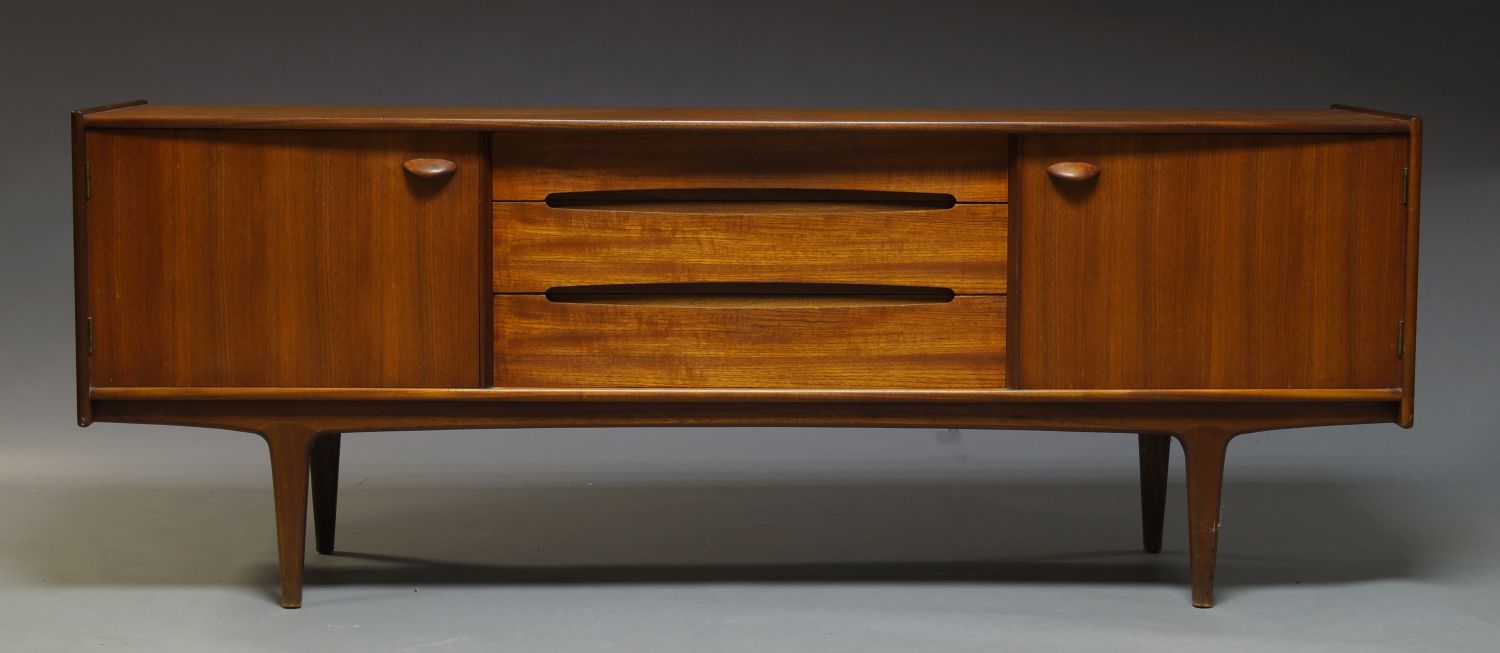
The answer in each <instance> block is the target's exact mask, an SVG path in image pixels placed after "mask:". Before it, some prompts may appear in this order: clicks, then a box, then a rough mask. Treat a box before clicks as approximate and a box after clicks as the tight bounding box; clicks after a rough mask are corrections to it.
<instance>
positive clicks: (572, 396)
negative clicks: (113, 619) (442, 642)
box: [73, 102, 1422, 607]
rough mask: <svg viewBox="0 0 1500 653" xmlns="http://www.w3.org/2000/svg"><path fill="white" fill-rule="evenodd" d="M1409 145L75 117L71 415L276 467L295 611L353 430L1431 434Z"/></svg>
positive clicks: (729, 116)
mask: <svg viewBox="0 0 1500 653" xmlns="http://www.w3.org/2000/svg"><path fill="white" fill-rule="evenodd" d="M1421 136H1422V127H1421V122H1420V120H1419V119H1417V118H1413V117H1410V116H1402V115H1396V114H1390V113H1384V112H1379V111H1369V110H1364V109H1357V108H1352V107H1343V106H1337V105H1336V106H1334V107H1333V108H1331V109H1315V110H1255V111H1217V110H1215V111H1143V110H1122V111H1077V110H1058V111H1029V110H1028V111H989V110H913V111H896V110H859V111H834V110H808V111H791V110H719V109H457V108H337V107H255V106H191V105H179V106H171V105H149V104H146V103H144V102H132V103H125V104H120V105H114V106H108V107H101V108H97V109H89V110H84V111H79V112H76V113H75V114H73V161H74V167H73V173H74V183H73V200H74V202H73V203H74V233H75V261H76V263H75V264H76V282H77V283H76V288H77V297H76V301H77V346H78V358H77V363H78V421H79V424H81V425H85V426H86V425H88V424H90V423H92V422H96V421H104V422H138V423H150V424H175V425H186V426H200V427H212V428H222V429H231V430H237V431H248V432H252V433H257V434H259V435H261V436H262V437H263V438H264V439H265V441H266V442H267V443H268V444H269V447H270V454H271V476H272V481H273V484H274V487H275V505H276V524H277V539H278V542H279V551H280V562H281V602H282V605H284V606H286V607H297V606H299V605H301V602H302V568H303V548H304V542H305V539H304V534H305V530H306V521H307V503H308V494H309V479H310V481H311V494H312V505H313V517H314V520H313V521H314V524H315V527H316V528H315V530H316V544H317V550H318V551H320V552H323V553H328V552H331V551H332V550H333V545H334V516H335V508H336V497H337V484H338V467H339V445H340V436H341V434H343V433H347V432H357V431H379V430H417V429H453V428H477V427H486V428H493V427H548V426H571V427H586V426H729V425H735V426H745V425H783V426H871V427H917V428H974V429H1036V430H1069V431H1102V432H1123V433H1134V434H1137V435H1138V438H1139V455H1140V473H1141V503H1142V506H1141V507H1142V517H1143V522H1144V527H1145V536H1144V540H1145V541H1144V545H1145V548H1146V550H1148V551H1157V550H1159V548H1160V547H1161V533H1162V521H1163V511H1164V497H1165V487H1166V475H1167V461H1168V455H1169V454H1168V451H1169V447H1170V441H1171V439H1172V438H1175V439H1176V440H1177V441H1178V442H1179V443H1180V444H1181V445H1182V448H1183V452H1184V455H1185V457H1186V463H1185V464H1186V469H1187V495H1188V500H1187V503H1188V532H1189V542H1188V544H1189V552H1190V555H1189V559H1190V567H1191V572H1192V602H1193V605H1196V606H1200V607H1208V606H1210V605H1212V604H1213V577H1214V561H1215V553H1216V551H1215V549H1216V546H1217V541H1218V533H1219V504H1220V493H1221V486H1222V475H1223V467H1224V454H1225V448H1226V446H1227V445H1228V444H1229V441H1230V439H1231V438H1233V437H1234V436H1236V435H1238V434H1241V433H1247V432H1252V431H1265V430H1270V429H1284V428H1293V427H1302V426H1317V425H1333V424H1359V423H1384V422H1391V423H1395V424H1399V425H1401V426H1403V427H1409V426H1410V425H1411V422H1412V396H1413V395H1412V390H1413V387H1412V386H1413V379H1414V370H1415V345H1416V337H1415V333H1416V315H1417V313H1416V296H1417V295H1416V289H1417V232H1418V229H1417V204H1418V199H1419V192H1420V185H1419V179H1420V171H1421V167H1420V162H1421Z"/></svg>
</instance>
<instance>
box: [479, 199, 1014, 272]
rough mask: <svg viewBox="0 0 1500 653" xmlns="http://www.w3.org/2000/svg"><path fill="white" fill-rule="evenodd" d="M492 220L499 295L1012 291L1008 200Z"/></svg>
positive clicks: (752, 205) (676, 209)
mask: <svg viewBox="0 0 1500 653" xmlns="http://www.w3.org/2000/svg"><path fill="white" fill-rule="evenodd" d="M493 225H494V227H493V228H494V247H495V260H494V266H493V274H494V289H495V292H499V293H528V292H530V293H536V292H546V291H547V290H548V289H550V288H554V287H558V286H583V285H603V284H644V283H672V282H678V283H694V282H698V283H702V282H782V283H799V282H800V283H850V284H883V285H909V286H929V287H939V288H946V289H950V290H952V291H953V292H955V293H957V294H1003V293H1004V292H1005V287H1006V270H1007V264H1006V206H1005V205H1003V204H959V205H954V206H952V207H951V208H914V207H912V206H910V205H908V206H905V207H901V206H896V205H884V204H879V203H849V204H839V205H829V204H826V203H807V204H775V203H759V202H716V203H695V202H670V203H669V202H663V203H651V204H631V203H621V204H599V205H592V206H590V207H589V208H559V207H551V206H548V205H546V204H543V203H535V202H498V203H496V204H495V205H494V221H493Z"/></svg>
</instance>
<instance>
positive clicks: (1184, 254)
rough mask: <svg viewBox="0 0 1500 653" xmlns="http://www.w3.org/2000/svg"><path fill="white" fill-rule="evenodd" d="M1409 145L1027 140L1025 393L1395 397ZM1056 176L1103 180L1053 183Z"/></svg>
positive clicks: (1307, 139)
mask: <svg viewBox="0 0 1500 653" xmlns="http://www.w3.org/2000/svg"><path fill="white" fill-rule="evenodd" d="M1406 148H1407V139H1406V137H1405V136H1404V135H1317V134H1311V135H1194V136H1188V135H1178V136H1161V135H1131V136H1090V135H1078V136H1026V137H1023V138H1022V139H1021V148H1020V151H1021V156H1020V160H1019V161H1018V163H1017V166H1016V168H1017V176H1018V177H1019V180H1018V181H1019V183H1018V186H1019V190H1018V193H1017V195H1018V199H1017V209H1016V211H1015V212H1014V214H1015V217H1014V218H1013V227H1012V228H1013V230H1014V232H1015V233H1016V234H1017V242H1018V248H1017V250H1016V251H1014V252H1013V253H1012V254H1013V256H1015V257H1018V259H1019V260H1018V269H1017V274H1018V277H1019V278H1017V279H1013V280H1012V284H1013V285H1014V286H1015V287H1017V288H1018V289H1019V295H1018V299H1017V300H1016V304H1017V305H1016V306H1014V307H1013V310H1014V311H1015V314H1016V318H1017V320H1016V328H1017V332H1016V333H1013V334H1012V338H1013V339H1014V342H1015V343H1016V353H1015V354H1014V355H1015V359H1014V360H1015V363H1016V365H1017V366H1018V374H1017V376H1018V377H1019V378H1017V379H1013V383H1014V384H1016V386H1017V387H1022V388H1044V389H1045V388H1058V389H1090V388H1101V389H1115V388H1393V387H1398V386H1400V385H1401V367H1400V363H1401V361H1400V359H1399V358H1398V357H1397V356H1398V351H1397V347H1398V345H1397V334H1398V330H1399V328H1400V327H1399V321H1400V320H1401V319H1402V301H1403V297H1404V296H1405V284H1404V274H1405V269H1406V267H1405V252H1406V246H1405V234H1406V207H1405V206H1404V205H1403V197H1402V188H1403V185H1404V181H1403V168H1404V167H1405V166H1406V165H1407V152H1406ZM1059 162H1085V163H1092V164H1095V165H1097V166H1098V169H1099V172H1098V176H1097V177H1096V178H1094V179H1092V180H1087V181H1069V180H1061V179H1054V178H1052V177H1051V176H1050V175H1049V173H1048V171H1047V169H1048V167H1049V166H1052V165H1053V164H1055V163H1059Z"/></svg>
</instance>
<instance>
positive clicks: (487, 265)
mask: <svg viewBox="0 0 1500 653" xmlns="http://www.w3.org/2000/svg"><path fill="white" fill-rule="evenodd" d="M477 137H478V139H479V161H480V166H479V206H478V210H479V238H477V239H476V240H477V241H478V242H479V387H481V388H488V387H491V386H493V385H495V370H494V366H495V323H494V320H495V296H494V293H495V289H494V265H495V242H494V238H495V232H494V224H493V223H494V219H495V209H494V207H495V204H494V202H495V200H494V193H493V192H491V191H492V188H491V186H492V185H493V183H494V175H493V172H492V169H491V166H492V163H491V161H490V159H491V158H493V157H494V142H493V135H492V134H490V133H489V132H479V134H478V135H477Z"/></svg>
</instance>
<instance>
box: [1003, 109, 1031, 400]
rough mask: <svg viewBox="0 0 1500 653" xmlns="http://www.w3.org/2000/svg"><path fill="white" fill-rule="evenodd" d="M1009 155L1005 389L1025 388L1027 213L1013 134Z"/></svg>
mask: <svg viewBox="0 0 1500 653" xmlns="http://www.w3.org/2000/svg"><path fill="white" fill-rule="evenodd" d="M1006 142H1007V143H1008V144H1009V148H1008V149H1009V150H1010V151H1009V152H1008V153H1007V155H1006V162H1005V185H1006V196H1005V201H1006V202H1007V203H1008V204H1007V205H1006V212H1005V213H1006V215H1007V216H1008V217H1006V221H1007V223H1008V224H1006V225H1005V232H1006V239H1005V241H1006V242H1005V261H1006V266H1007V267H1008V268H1009V270H1007V272H1006V277H1005V295H1006V296H1005V386H1006V387H1007V388H1022V387H1025V386H1023V385H1022V383H1021V381H1022V379H1021V366H1020V364H1019V363H1018V362H1017V361H1018V359H1017V356H1016V352H1018V351H1020V346H1019V345H1020V342H1021V311H1024V310H1026V308H1025V306H1024V305H1023V302H1022V298H1021V254H1022V252H1021V248H1020V247H1018V246H1017V245H1018V244H1019V243H1020V242H1021V229H1023V228H1025V227H1024V225H1023V223H1024V222H1025V219H1024V217H1023V216H1022V213H1023V211H1024V209H1025V207H1024V203H1023V201H1022V198H1021V184H1020V183H1019V179H1020V174H1019V173H1020V166H1019V165H1017V164H1018V163H1019V162H1020V160H1021V156H1020V154H1021V137H1020V136H1017V135H1015V134H1011V135H1010V138H1009V139H1007V141H1006Z"/></svg>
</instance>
